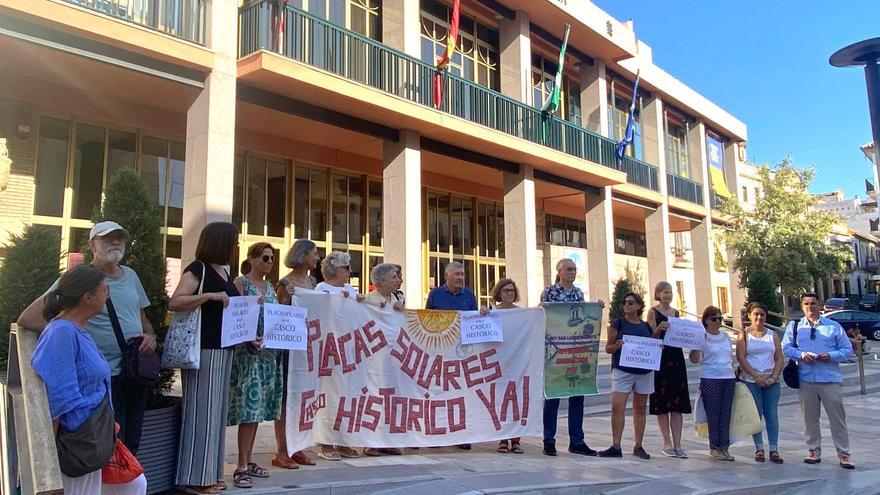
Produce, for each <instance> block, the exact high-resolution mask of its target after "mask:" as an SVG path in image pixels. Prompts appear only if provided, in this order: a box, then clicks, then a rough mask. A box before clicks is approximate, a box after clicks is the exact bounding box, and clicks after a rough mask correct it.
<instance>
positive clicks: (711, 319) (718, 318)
mask: <svg viewBox="0 0 880 495" xmlns="http://www.w3.org/2000/svg"><path fill="white" fill-rule="evenodd" d="M707 319H708V320H709V321H714V322H716V323H717V322H719V321H724V317H723V316H710V317H709V318H707Z"/></svg>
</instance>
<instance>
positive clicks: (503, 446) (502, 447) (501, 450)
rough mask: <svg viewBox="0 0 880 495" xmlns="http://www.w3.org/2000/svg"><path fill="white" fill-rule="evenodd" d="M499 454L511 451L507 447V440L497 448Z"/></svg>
mask: <svg viewBox="0 0 880 495" xmlns="http://www.w3.org/2000/svg"><path fill="white" fill-rule="evenodd" d="M496 451H497V452H498V453H499V454H506V453H508V452H510V449H508V448H507V440H504V441H503V442H501V443H499V444H498V449H497V450H496Z"/></svg>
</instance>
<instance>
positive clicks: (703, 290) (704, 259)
mask: <svg viewBox="0 0 880 495" xmlns="http://www.w3.org/2000/svg"><path fill="white" fill-rule="evenodd" d="M691 244H692V245H693V248H694V292H695V293H696V295H697V312H702V311H703V309H704V308H705V307H706V306H709V305H713V304H716V302H715V284H714V283H713V281H712V271H713V270H714V260H715V248H714V246H713V245H712V219H711V218H709V217H706V218H705V219H704V220H703V221H702V222H700V223H699V224H697V226H696V227H694V228H693V229H691Z"/></svg>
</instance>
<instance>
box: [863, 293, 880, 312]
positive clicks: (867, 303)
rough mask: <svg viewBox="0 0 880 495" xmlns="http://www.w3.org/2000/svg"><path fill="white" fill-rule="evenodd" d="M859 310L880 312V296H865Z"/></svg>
mask: <svg viewBox="0 0 880 495" xmlns="http://www.w3.org/2000/svg"><path fill="white" fill-rule="evenodd" d="M859 309H861V310H864V311H870V312H872V313H877V312H878V310H880V294H865V295H864V296H862V300H861V301H859Z"/></svg>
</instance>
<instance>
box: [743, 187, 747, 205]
mask: <svg viewBox="0 0 880 495" xmlns="http://www.w3.org/2000/svg"><path fill="white" fill-rule="evenodd" d="M742 190H743V203H748V202H749V188H748V187H746V186H742Z"/></svg>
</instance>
